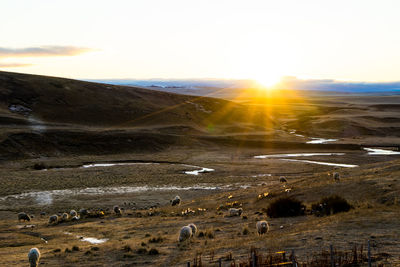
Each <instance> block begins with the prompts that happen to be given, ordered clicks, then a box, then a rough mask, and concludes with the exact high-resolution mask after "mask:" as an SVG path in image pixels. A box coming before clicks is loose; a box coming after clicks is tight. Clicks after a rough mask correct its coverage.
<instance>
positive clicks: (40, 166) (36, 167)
mask: <svg viewBox="0 0 400 267" xmlns="http://www.w3.org/2000/svg"><path fill="white" fill-rule="evenodd" d="M33 169H34V170H44V169H46V165H44V163H42V162H40V163H35V164H34V165H33Z"/></svg>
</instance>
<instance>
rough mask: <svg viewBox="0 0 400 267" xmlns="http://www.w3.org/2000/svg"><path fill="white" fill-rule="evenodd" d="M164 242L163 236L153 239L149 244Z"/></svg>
mask: <svg viewBox="0 0 400 267" xmlns="http://www.w3.org/2000/svg"><path fill="white" fill-rule="evenodd" d="M163 240H164V238H162V236H157V237H152V238H150V239H149V243H160V242H162V241H163Z"/></svg>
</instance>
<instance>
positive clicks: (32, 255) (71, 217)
mask: <svg viewBox="0 0 400 267" xmlns="http://www.w3.org/2000/svg"><path fill="white" fill-rule="evenodd" d="M332 177H333V179H334V181H336V182H338V181H339V179H340V175H339V173H337V172H334V173H333V174H332ZM279 181H280V182H281V183H287V179H286V178H285V177H283V176H282V177H280V178H279ZM170 203H171V205H172V206H176V205H180V204H181V198H180V197H179V196H176V197H175V198H174V199H172V200H170ZM113 211H114V213H115V214H116V215H122V210H121V208H119V207H118V206H114V208H113ZM101 212H102V211H101ZM228 212H229V216H231V217H233V216H241V214H242V213H243V209H242V208H230V209H229V210H228ZM88 214H89V211H88V210H86V209H81V210H79V214H78V212H76V211H75V210H71V211H70V212H69V213H66V212H64V213H63V214H62V215H61V216H59V215H57V214H55V215H52V216H50V217H49V221H48V223H49V225H52V224H58V223H59V222H63V221H77V220H79V219H80V218H81V217H82V216H87V215H88ZM41 215H45V213H41ZM103 215H104V213H103ZM32 217H33V216H32V215H31V216H29V215H28V214H26V213H24V212H20V213H18V220H19V221H30V220H31V218H32ZM256 230H257V233H258V235H259V236H261V235H263V234H266V233H267V232H268V231H269V224H268V222H267V221H257V223H256ZM197 232H198V230H197V226H196V225H195V224H194V223H190V224H188V225H185V226H183V227H182V228H181V230H180V231H179V237H178V242H185V241H187V240H190V239H191V238H193V237H194V236H195V234H196V233H197ZM28 259H29V263H30V266H31V267H36V266H38V264H39V259H40V251H39V249H38V248H32V249H30V251H29V253H28Z"/></svg>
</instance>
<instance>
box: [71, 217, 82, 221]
mask: <svg viewBox="0 0 400 267" xmlns="http://www.w3.org/2000/svg"><path fill="white" fill-rule="evenodd" d="M79 219H80V217H79V216H74V217H72V218H71V221H78V220H79Z"/></svg>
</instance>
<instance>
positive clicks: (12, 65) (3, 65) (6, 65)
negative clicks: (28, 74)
mask: <svg viewBox="0 0 400 267" xmlns="http://www.w3.org/2000/svg"><path fill="white" fill-rule="evenodd" d="M28 66H32V64H23V63H0V68H18V67H28Z"/></svg>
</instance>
